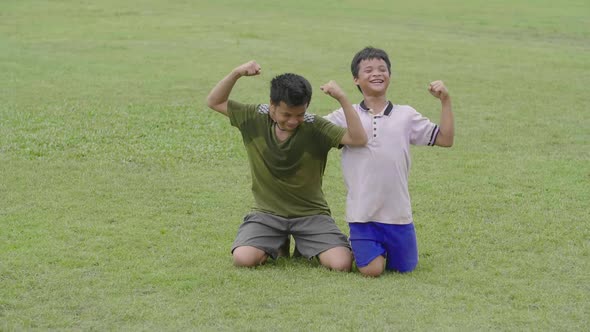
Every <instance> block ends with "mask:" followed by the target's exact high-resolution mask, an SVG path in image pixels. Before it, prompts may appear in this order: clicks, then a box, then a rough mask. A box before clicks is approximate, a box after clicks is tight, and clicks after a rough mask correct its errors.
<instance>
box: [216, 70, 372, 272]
mask: <svg viewBox="0 0 590 332" xmlns="http://www.w3.org/2000/svg"><path fill="white" fill-rule="evenodd" d="M260 72H261V68H260V66H259V65H258V64H257V63H256V62H255V61H250V62H248V63H245V64H243V65H241V66H238V67H237V68H235V69H234V70H232V71H231V72H230V73H229V74H228V75H227V76H226V77H225V78H223V79H222V80H221V81H220V82H219V83H217V85H216V86H215V87H214V88H213V90H211V92H210V93H209V96H208V97H207V105H208V106H209V107H210V108H211V109H213V110H215V111H217V112H219V113H221V114H223V115H225V116H227V117H229V119H230V123H231V125H232V126H234V127H237V128H238V129H239V130H240V132H241V134H242V139H243V142H244V146H245V148H246V151H247V154H248V161H249V163H250V171H251V175H252V194H253V196H254V200H255V206H254V208H253V210H254V211H253V212H251V213H249V214H248V215H246V216H245V217H244V221H243V223H242V224H241V226H240V228H239V230H238V235H237V237H236V239H235V241H234V243H233V246H232V255H233V261H234V265H236V266H245V267H252V266H257V265H260V264H263V263H264V262H265V261H266V260H267V258H268V257H269V256H270V257H272V258H277V256H278V255H279V249H280V247H281V246H282V245H283V244H284V243H286V242H287V241H288V238H289V236H290V235H292V236H293V237H294V238H295V240H296V242H297V249H298V250H299V252H300V253H301V255H303V256H304V257H306V258H308V259H309V258H312V257H316V256H317V257H318V259H319V262H320V264H322V265H323V266H326V267H328V268H330V269H333V270H339V271H349V270H350V268H351V265H352V254H351V252H350V246H349V244H348V241H347V237H346V235H344V234H343V233H342V232H341V231H340V230H339V229H338V227H337V226H336V223H335V222H334V219H332V217H331V216H330V209H329V208H328V204H327V202H326V200H325V198H324V193H323V191H322V179H323V175H324V169H325V167H326V162H327V154H328V151H329V150H330V149H331V148H333V147H338V146H339V145H340V144H346V145H349V146H362V145H364V144H366V142H367V137H366V134H365V131H364V129H363V127H362V125H361V123H360V119H359V117H358V115H357V114H356V112H355V111H354V109H353V108H352V105H351V104H350V102H349V101H348V99H347V97H346V95H345V94H344V93H343V92H342V89H340V87H339V86H338V85H337V84H336V83H335V82H333V81H330V82H328V83H327V84H325V85H323V86H322V87H321V89H322V91H323V92H324V93H326V94H328V95H330V96H331V97H333V98H334V99H336V100H338V102H339V103H340V105H341V106H342V109H343V116H344V117H345V118H346V121H347V122H348V124H349V126H348V128H347V129H344V128H342V127H338V126H335V125H333V124H332V123H330V122H329V121H327V120H325V119H324V118H322V117H317V116H315V115H313V114H309V113H306V111H307V107H308V106H309V103H310V101H311V93H312V90H311V85H310V84H309V82H308V81H307V80H306V79H305V78H303V77H301V76H299V75H295V74H283V75H279V76H277V77H275V78H274V79H273V80H272V81H271V88H270V103H269V104H242V103H239V102H236V101H233V100H228V98H229V95H230V92H231V90H232V88H233V87H234V85H235V83H236V82H237V80H238V79H239V78H241V77H243V76H254V75H259V74H260Z"/></svg>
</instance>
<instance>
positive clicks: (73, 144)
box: [0, 0, 590, 331]
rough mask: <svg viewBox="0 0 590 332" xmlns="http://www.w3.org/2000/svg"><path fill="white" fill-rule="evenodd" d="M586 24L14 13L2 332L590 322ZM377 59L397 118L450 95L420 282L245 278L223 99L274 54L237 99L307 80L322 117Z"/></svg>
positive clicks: (1, 151) (1, 180) (238, 162)
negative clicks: (250, 67) (283, 76)
mask: <svg viewBox="0 0 590 332" xmlns="http://www.w3.org/2000/svg"><path fill="white" fill-rule="evenodd" d="M589 27H590V3H589V2H588V1H587V0H564V1H560V2H555V1H547V0H540V1H532V0H529V1H525V0H512V1H505V0H500V1H493V2H490V1H481V0H476V1H467V0H443V1H424V0H414V1H378V0H367V1H350V0H346V1H313V0H299V1H280V2H278V1H268V0H264V1H228V0H216V1H202V0H197V1H182V0H172V1H156V0H150V1H138V0H118V1H115V0H104V1H86V0H84V1H71V0H61V1H33V0H19V1H17V0H4V1H2V2H1V3H0V73H2V79H1V80H0V330H2V331H13V330H15V331H18V330H32V329H40V330H47V329H50V330H226V331H234V330H239V331H250V330H253V331H258V330H262V331H265V330H273V331H290V330H295V331H308V330H314V331H315V330H322V331H342V330H345V331H357V330H363V331H383V330H426V331H432V330H533V331H534V330H545V331H550V330H559V331H581V330H586V329H588V326H589V325H590V322H589V317H590V301H589V298H590V203H589V202H590V116H589V113H588V111H589V109H590V94H589V93H588V91H587V89H588V86H590V56H589V55H590V28H589ZM367 45H373V46H376V47H380V48H383V49H385V50H387V51H388V52H389V54H390V57H391V59H392V62H393V68H392V71H393V78H392V82H393V83H392V86H391V91H390V98H391V100H392V101H394V102H395V103H399V104H409V105H412V106H413V107H414V108H416V109H417V110H418V111H420V112H421V113H423V114H424V115H426V116H428V117H430V118H431V119H433V120H435V121H437V122H438V116H439V104H438V103H437V101H436V100H435V99H434V98H432V97H431V96H430V95H429V94H428V92H427V90H426V87H427V84H428V83H429V82H430V81H432V80H435V79H442V80H444V81H445V83H446V85H447V86H448V88H449V90H450V92H451V95H452V96H453V106H454V111H455V116H456V137H455V146H454V147H453V148H451V149H437V148H424V147H421V148H415V149H413V150H412V155H413V168H412V174H411V179H410V187H411V188H410V190H411V193H412V200H413V208H414V217H415V222H416V227H417V232H418V241H419V248H420V263H419V265H418V268H417V270H416V271H414V272H412V273H409V274H404V275H401V274H396V273H389V274H386V275H384V276H383V277H381V278H378V279H367V278H363V277H361V276H360V275H359V274H358V273H337V272H332V271H328V270H325V269H323V268H321V267H319V266H318V265H317V263H315V262H307V261H304V260H298V259H295V260H290V259H280V260H278V261H276V262H270V263H269V264H267V265H265V266H262V267H259V268H256V269H239V268H235V267H233V266H232V263H231V257H230V254H229V249H230V245H231V242H232V241H233V239H234V236H235V234H236V231H237V228H238V226H239V224H240V222H241V218H242V217H243V215H244V214H245V213H246V212H247V211H248V210H249V208H250V206H251V204H252V198H251V195H250V192H249V181H250V177H249V176H250V173H249V169H248V164H247V160H246V155H245V153H244V151H243V146H242V143H241V141H240V136H239V134H238V132H237V130H235V129H234V128H232V127H230V125H229V122H228V121H227V119H226V118H224V117H223V116H220V115H218V114H215V112H213V111H210V110H208V109H207V108H206V106H205V102H204V99H205V97H206V95H207V93H208V92H209V90H210V89H211V88H212V87H213V85H214V84H215V83H216V82H217V81H218V80H219V79H221V78H222V77H223V76H224V75H225V74H226V73H227V72H229V70H231V69H232V68H233V67H235V66H237V65H239V64H241V63H243V62H245V61H248V60H251V59H255V60H256V61H257V62H258V63H260V64H261V65H262V67H263V71H264V73H263V75H262V76H261V77H256V78H248V79H243V80H241V81H240V82H239V83H238V85H237V86H236V88H235V90H234V94H233V95H232V97H233V98H235V99H238V100H243V101H246V102H252V103H255V102H265V101H267V100H268V81H269V80H270V79H271V78H272V77H273V76H274V75H276V74H279V73H282V72H296V73H299V74H301V75H303V76H305V77H307V78H308V79H309V80H310V81H311V83H312V85H313V86H314V98H313V101H312V105H311V111H312V112H313V113H317V114H321V115H324V114H327V113H328V112H329V111H330V110H332V109H333V108H335V107H336V106H337V105H336V103H335V101H334V100H333V99H331V98H329V97H327V96H324V95H322V94H321V92H320V90H319V86H320V85H321V84H323V83H325V82H326V81H328V80H330V79H334V80H336V81H337V82H339V83H340V85H341V86H343V87H344V88H345V91H346V92H347V93H348V94H349V96H350V97H351V99H352V100H354V101H355V102H357V101H360V94H359V93H358V92H357V91H356V89H355V87H354V86H353V84H352V79H351V77H350V76H351V75H350V71H349V64H350V60H351V58H352V56H353V55H354V53H355V52H356V51H357V50H359V49H361V48H362V47H364V46H367ZM339 158H340V156H339V152H337V151H334V152H332V153H331V155H330V161H329V164H328V168H327V170H326V177H325V181H324V188H325V192H326V195H327V198H328V200H329V203H330V205H331V207H332V211H333V214H334V216H335V218H336V220H337V222H338V224H339V225H340V226H341V227H342V229H343V230H346V231H348V228H347V226H346V224H345V222H344V220H343V217H344V198H345V189H344V185H343V183H342V177H341V171H340V165H339Z"/></svg>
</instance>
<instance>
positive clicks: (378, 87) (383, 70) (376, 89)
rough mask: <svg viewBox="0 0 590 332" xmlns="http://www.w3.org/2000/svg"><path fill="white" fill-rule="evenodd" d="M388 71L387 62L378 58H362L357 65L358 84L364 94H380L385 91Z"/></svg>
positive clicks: (387, 84) (356, 78) (356, 80)
mask: <svg viewBox="0 0 590 332" xmlns="http://www.w3.org/2000/svg"><path fill="white" fill-rule="evenodd" d="M389 79H390V73H389V69H388V67H387V63H386V62H385V61H384V60H382V59H379V58H372V59H366V60H362V61H361V62H360V63H359V65H358V76H357V77H355V78H354V84H356V85H358V86H359V87H360V89H361V91H362V92H363V95H365V96H382V95H385V94H386V93H387V88H388V87H389Z"/></svg>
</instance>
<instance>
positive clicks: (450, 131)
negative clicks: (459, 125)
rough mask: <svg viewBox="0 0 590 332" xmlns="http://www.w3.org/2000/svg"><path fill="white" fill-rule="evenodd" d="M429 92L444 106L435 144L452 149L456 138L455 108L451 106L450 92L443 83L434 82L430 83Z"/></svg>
mask: <svg viewBox="0 0 590 332" xmlns="http://www.w3.org/2000/svg"><path fill="white" fill-rule="evenodd" d="M428 91H429V92H430V94H432V95H433V96H434V97H436V98H438V99H440V104H441V106H442V110H441V113H440V124H439V131H438V136H437V137H436V141H434V144H435V145H438V146H443V147H451V146H453V141H454V138H455V123H454V122H455V121H454V116H453V107H452V105H451V95H449V91H448V90H447V88H446V87H445V84H444V83H443V81H434V82H432V83H430V86H429V87H428Z"/></svg>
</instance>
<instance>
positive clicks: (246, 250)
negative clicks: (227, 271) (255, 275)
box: [232, 246, 268, 267]
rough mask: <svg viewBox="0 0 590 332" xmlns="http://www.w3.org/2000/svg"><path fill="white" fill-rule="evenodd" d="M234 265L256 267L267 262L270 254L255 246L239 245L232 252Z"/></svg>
mask: <svg viewBox="0 0 590 332" xmlns="http://www.w3.org/2000/svg"><path fill="white" fill-rule="evenodd" d="M232 256H233V261H234V265H235V266H238V267H254V266H258V265H262V264H264V263H265V262H266V259H267V258H268V255H267V254H266V253H265V252H264V251H262V250H260V249H258V248H254V247H248V246H244V247H237V248H236V249H234V251H233V252H232Z"/></svg>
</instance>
